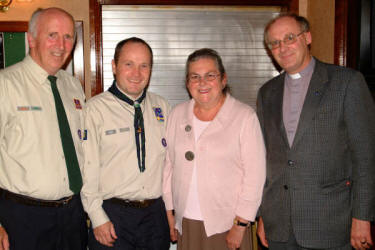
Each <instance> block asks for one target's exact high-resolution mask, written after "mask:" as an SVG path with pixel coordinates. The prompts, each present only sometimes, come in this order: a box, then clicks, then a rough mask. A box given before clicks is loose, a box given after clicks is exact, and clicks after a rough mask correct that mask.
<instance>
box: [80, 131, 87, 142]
mask: <svg viewBox="0 0 375 250" xmlns="http://www.w3.org/2000/svg"><path fill="white" fill-rule="evenodd" d="M78 137H79V139H80V140H84V141H86V140H87V129H85V130H84V131H83V136H82V131H81V130H80V129H78Z"/></svg>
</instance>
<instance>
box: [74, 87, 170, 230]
mask: <svg viewBox="0 0 375 250" xmlns="http://www.w3.org/2000/svg"><path fill="white" fill-rule="evenodd" d="M141 108H142V112H143V119H144V127H145V138H146V144H145V149H146V157H145V165H146V169H145V171H144V172H142V173H141V172H140V171H139V168H138V159H137V149H136V143H135V135H134V107H133V106H130V105H129V104H127V103H126V102H124V101H122V100H120V99H118V98H117V97H115V96H114V95H113V94H112V93H110V92H108V91H106V92H104V93H102V94H100V95H98V96H95V97H93V98H91V99H90V100H89V101H88V103H87V106H86V107H85V110H84V120H85V129H87V139H86V138H85V139H86V140H83V149H84V153H85V163H84V168H83V172H82V173H83V188H82V191H81V198H82V203H83V206H84V208H85V210H86V212H87V213H88V214H89V216H90V219H91V221H92V223H93V226H94V227H97V226H99V225H102V224H104V223H105V222H107V221H109V219H108V217H107V215H106V213H105V212H104V210H103V208H102V203H103V200H106V199H110V198H113V197H116V198H121V199H129V200H144V199H152V198H157V197H160V196H161V194H162V173H163V167H164V159H165V151H166V149H165V147H166V143H165V139H164V137H165V126H166V118H167V115H168V113H169V111H170V106H169V104H168V103H167V101H166V100H165V99H164V98H162V97H160V96H158V95H156V94H153V93H151V92H147V95H146V98H145V99H144V100H143V102H142V103H141Z"/></svg>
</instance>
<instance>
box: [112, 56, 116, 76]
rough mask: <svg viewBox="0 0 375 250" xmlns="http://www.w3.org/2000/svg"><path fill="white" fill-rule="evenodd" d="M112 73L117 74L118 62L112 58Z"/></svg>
mask: <svg viewBox="0 0 375 250" xmlns="http://www.w3.org/2000/svg"><path fill="white" fill-rule="evenodd" d="M112 73H113V74H114V75H116V63H115V59H112Z"/></svg>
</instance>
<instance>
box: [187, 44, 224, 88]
mask: <svg viewBox="0 0 375 250" xmlns="http://www.w3.org/2000/svg"><path fill="white" fill-rule="evenodd" d="M202 58H209V59H212V60H213V61H214V62H215V64H216V67H217V68H218V70H219V72H220V77H223V76H224V75H225V68H224V65H223V61H222V60H221V57H220V55H219V53H218V52H217V51H216V50H213V49H209V48H203V49H199V50H196V51H194V52H193V53H191V54H190V55H189V57H188V59H187V61H186V66H185V84H186V86H187V84H188V80H189V66H190V64H191V63H192V62H196V61H198V60H199V59H202ZM227 92H229V86H228V84H226V85H225V87H224V88H223V93H224V94H225V93H227Z"/></svg>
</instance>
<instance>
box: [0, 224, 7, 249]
mask: <svg viewBox="0 0 375 250" xmlns="http://www.w3.org/2000/svg"><path fill="white" fill-rule="evenodd" d="M0 250H9V238H8V234H7V232H6V231H5V229H4V227H1V226H0Z"/></svg>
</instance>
